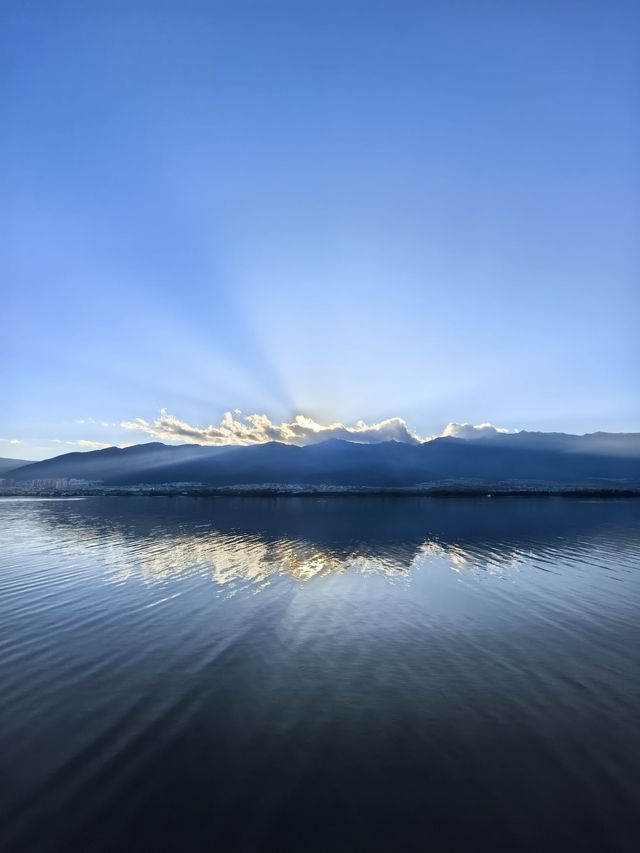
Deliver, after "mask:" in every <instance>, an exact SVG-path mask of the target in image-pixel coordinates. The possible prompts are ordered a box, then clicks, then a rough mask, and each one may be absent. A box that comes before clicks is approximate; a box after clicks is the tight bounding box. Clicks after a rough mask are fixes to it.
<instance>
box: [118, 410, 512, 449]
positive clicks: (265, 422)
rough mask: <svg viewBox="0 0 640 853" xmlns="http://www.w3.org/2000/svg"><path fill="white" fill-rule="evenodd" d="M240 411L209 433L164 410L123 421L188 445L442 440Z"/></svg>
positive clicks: (390, 423)
mask: <svg viewBox="0 0 640 853" xmlns="http://www.w3.org/2000/svg"><path fill="white" fill-rule="evenodd" d="M241 415H242V413H241V412H240V411H239V410H238V409H235V410H234V412H233V413H232V412H225V414H224V416H223V418H222V420H221V421H220V423H219V424H211V425H209V426H206V427H199V426H194V425H192V424H189V423H187V422H186V421H182V420H180V419H179V418H177V417H176V416H175V415H171V414H169V412H167V410H166V409H162V411H161V412H160V416H159V417H158V418H156V420H155V421H153V422H150V421H147V420H145V419H144V418H135V419H134V420H132V421H122V422H121V424H120V426H121V427H122V428H123V429H126V430H137V431H139V432H142V433H144V434H145V435H148V436H151V437H152V438H155V439H159V440H160V441H170V442H176V441H178V442H182V443H186V444H206V445H213V446H222V445H249V444H264V443H265V442H268V441H279V442H282V443H284V444H295V445H298V446H303V445H307V444H317V443H318V442H320V441H326V440H327V439H329V438H340V439H344V440H346V441H355V442H359V443H361V444H378V443H380V442H382V441H400V442H403V443H405V444H420V443H422V442H425V441H430V440H432V439H433V438H437V437H438V436H433V435H430V436H419V435H418V434H417V433H415V432H414V431H413V430H411V429H410V428H409V426H407V423H406V421H404V420H403V419H402V418H398V417H396V418H387V419H386V420H382V421H378V422H377V423H370V424H368V423H365V422H364V421H358V422H357V423H356V424H355V425H353V426H348V425H346V424H342V423H330V424H321V423H318V422H317V421H315V420H313V419H312V418H309V417H307V416H306V415H296V416H295V417H294V418H292V419H291V420H290V421H284V422H282V423H274V422H273V421H272V420H271V419H270V418H269V417H268V416H267V415H259V414H252V415H245V416H243V417H242V416H241ZM498 432H509V430H506V429H502V428H498V427H494V426H491V425H490V424H480V425H478V426H472V425H470V424H453V423H452V424H449V425H448V426H447V427H446V429H445V431H444V432H443V433H442V435H443V436H454V437H459V438H477V437H479V436H484V435H489V434H496V433H498Z"/></svg>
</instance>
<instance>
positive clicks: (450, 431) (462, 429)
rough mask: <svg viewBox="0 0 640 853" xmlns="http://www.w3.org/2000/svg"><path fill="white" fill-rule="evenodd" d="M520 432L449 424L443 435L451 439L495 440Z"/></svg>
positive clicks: (485, 425)
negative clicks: (500, 436) (507, 434)
mask: <svg viewBox="0 0 640 853" xmlns="http://www.w3.org/2000/svg"><path fill="white" fill-rule="evenodd" d="M514 432H518V430H517V429H505V428H504V427H497V426H494V425H493V424H475V425H474V424H455V423H451V424H447V426H446V427H445V428H444V431H443V433H442V435H443V436H448V437H450V438H467V439H469V438H472V439H475V438H494V437H495V436H496V435H500V434H504V433H514Z"/></svg>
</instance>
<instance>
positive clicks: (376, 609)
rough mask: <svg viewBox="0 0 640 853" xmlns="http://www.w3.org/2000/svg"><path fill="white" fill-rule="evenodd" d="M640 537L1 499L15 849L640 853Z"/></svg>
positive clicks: (532, 519) (474, 518) (333, 506)
mask: <svg viewBox="0 0 640 853" xmlns="http://www.w3.org/2000/svg"><path fill="white" fill-rule="evenodd" d="M639 520H640V501H633V500H626V501H624V500H620V501H595V500H590V501H586V500H566V499H560V498H557V499H523V498H520V499H496V498H493V499H468V500H467V499H449V500H447V499H431V498H422V499H420V498H416V499H397V498H386V499H385V498H374V497H367V498H328V499H327V498H325V499H318V498H279V499H276V498H274V499H257V498H251V499H246V498H245V499H242V498H214V499H194V498H89V499H85V500H68V501H65V500H51V501H36V500H33V501H24V500H22V501H20V500H10V499H7V500H0V624H2V626H3V630H2V634H1V635H0V679H1V683H2V684H3V690H2V692H1V693H0V775H2V778H4V779H7V780H9V786H8V789H7V794H6V796H5V797H4V800H3V803H2V805H0V844H2V846H3V848H6V849H10V850H20V851H24V850H27V851H28V850H38V851H41V850H45V851H49V850H52V851H54V850H77V849H91V850H92V851H93V850H115V849H118V850H120V849H131V850H142V849H145V850H146V849H153V850H177V849H180V850H201V849H202V850H212V849H216V850H217V849H220V850H224V851H233V850H248V851H260V850H278V851H286V850H292V851H293V850H295V851H298V850H305V851H306V850H322V851H325V850H329V849H330V850H349V851H354V850H355V851H358V850H363V851H365V850H366V851H369V850H425V849H434V850H447V851H449V850H465V851H466V850H470V849H471V850H475V849H491V850H494V851H495V850H502V849H504V850H510V851H511V850H539V849H543V848H544V849H546V850H549V849H552V850H556V849H557V850H563V851H566V850H581V851H582V850H594V851H596V850H597V851H606V850H614V851H618V850H620V851H626V850H629V851H631V850H634V853H635V850H636V849H637V839H638V837H639V836H638V832H640V825H639V823H638V818H637V814H638V809H637V806H638V802H637V784H636V783H637V778H640V773H639V771H640V758H639V755H640V736H639V735H638V730H637V725H636V713H637V712H636V709H637V703H638V699H640V695H639V693H640V689H639V687H640V661H639V655H638V648H639V644H638V641H639V640H640V631H639V629H638V605H639V604H640V571H639V570H640V532H639V525H638V522H639Z"/></svg>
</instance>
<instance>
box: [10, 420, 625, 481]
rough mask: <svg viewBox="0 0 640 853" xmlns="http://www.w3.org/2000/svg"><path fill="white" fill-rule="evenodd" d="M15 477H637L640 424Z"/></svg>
mask: <svg viewBox="0 0 640 853" xmlns="http://www.w3.org/2000/svg"><path fill="white" fill-rule="evenodd" d="M7 473H8V476H10V477H12V478H14V479H15V480H17V481H28V480H33V479H58V478H77V479H85V480H98V481H102V482H103V483H104V484H105V485H108V486H121V485H135V484H137V483H176V482H199V483H204V484H207V485H210V486H237V485H249V484H251V485H259V484H267V483H268V484H273V483H279V484H301V485H331V486H352V487H358V486H367V487H386V488H389V487H403V486H416V485H422V484H424V485H437V484H442V483H445V482H447V481H449V482H450V481H457V482H467V481H473V482H475V483H482V484H485V485H489V484H498V483H501V484H505V483H515V482H518V483H519V484H523V483H525V484H526V483H538V484H539V483H549V484H554V485H556V486H557V485H581V486H585V487H589V486H590V487H595V486H603V487H606V486H608V485H617V486H640V434H637V433H629V434H614V433H593V434H590V435H584V436H575V435H567V434H564V433H527V432H522V433H514V434H503V433H499V434H497V435H494V436H492V437H491V438H486V437H482V438H478V439H462V438H452V437H446V438H437V439H434V440H433V441H429V442H425V443H424V444H406V443H401V442H397V441H387V442H381V443H379V444H358V443H355V442H350V441H344V440H341V439H329V440H328V441H325V442H321V443H318V444H313V445H308V446H306V447H297V446H295V445H286V444H281V443H278V442H269V443H266V444H258V445H251V446H247V447H241V446H226V447H206V446H200V445H193V444H188V445H180V446H169V445H165V444H161V443H151V444H139V445H135V446H133V447H127V448H122V449H121V448H116V447H110V448H107V449H106V450H95V451H90V452H85V453H67V454H64V455H62V456H56V457H54V458H52V459H48V460H46V461H44V462H34V463H30V464H26V465H22V466H20V467H17V468H16V469H14V470H12V471H11V472H7Z"/></svg>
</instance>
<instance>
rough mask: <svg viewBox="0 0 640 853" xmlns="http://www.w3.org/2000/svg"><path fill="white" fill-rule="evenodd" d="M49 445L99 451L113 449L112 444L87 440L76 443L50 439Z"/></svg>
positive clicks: (83, 439)
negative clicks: (105, 448) (107, 448)
mask: <svg viewBox="0 0 640 853" xmlns="http://www.w3.org/2000/svg"><path fill="white" fill-rule="evenodd" d="M51 444H66V445H69V446H71V447H90V448H91V449H92V450H99V449H100V448H101V447H113V445H112V444H108V443H105V442H104V441H91V440H90V439H88V438H79V439H78V440H77V441H63V440H62V439H61V438H52V439H51ZM119 446H121V445H119Z"/></svg>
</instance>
